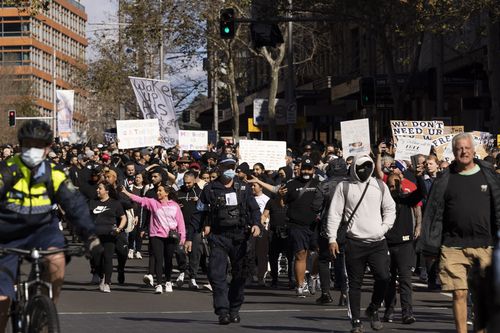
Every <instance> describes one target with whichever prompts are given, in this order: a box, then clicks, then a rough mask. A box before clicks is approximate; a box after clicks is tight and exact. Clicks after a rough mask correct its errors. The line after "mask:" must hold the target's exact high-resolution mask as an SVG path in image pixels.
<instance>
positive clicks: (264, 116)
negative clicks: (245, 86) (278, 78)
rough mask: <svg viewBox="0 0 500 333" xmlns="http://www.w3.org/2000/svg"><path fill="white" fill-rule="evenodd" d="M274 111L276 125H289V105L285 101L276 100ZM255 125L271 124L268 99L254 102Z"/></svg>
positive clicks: (259, 99)
mask: <svg viewBox="0 0 500 333" xmlns="http://www.w3.org/2000/svg"><path fill="white" fill-rule="evenodd" d="M274 105H275V106H274V110H275V113H276V125H286V124H287V104H286V101H285V100H284V99H279V98H276V99H275V100H274ZM253 123H254V125H256V126H261V125H268V124H269V101H268V100H267V99H262V98H256V99H254V100H253Z"/></svg>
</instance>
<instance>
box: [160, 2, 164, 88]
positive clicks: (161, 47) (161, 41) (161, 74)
mask: <svg viewBox="0 0 500 333" xmlns="http://www.w3.org/2000/svg"><path fill="white" fill-rule="evenodd" d="M163 46H164V45H163V0H160V80H163V74H164V73H163V71H164V64H163V61H164V58H165V55H164V53H163V52H164V51H163Z"/></svg>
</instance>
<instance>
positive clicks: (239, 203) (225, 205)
mask: <svg viewBox="0 0 500 333" xmlns="http://www.w3.org/2000/svg"><path fill="white" fill-rule="evenodd" d="M245 192H246V191H242V190H241V189H239V190H235V191H232V192H219V191H216V190H212V189H211V190H210V201H211V203H212V204H211V205H210V211H211V212H210V215H211V222H210V225H212V226H213V227H215V228H218V227H222V228H230V227H243V226H245V224H246V222H247V221H246V217H247V210H246V199H247V198H246V196H245V195H244V193H245Z"/></svg>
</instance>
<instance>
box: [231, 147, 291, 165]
mask: <svg viewBox="0 0 500 333" xmlns="http://www.w3.org/2000/svg"><path fill="white" fill-rule="evenodd" d="M285 156H286V142H285V141H264V140H240V160H239V163H240V164H241V163H243V162H247V163H248V165H249V166H250V169H251V168H252V167H253V165H254V164H255V163H258V162H260V163H262V164H264V167H265V168H266V170H278V169H279V168H281V167H284V166H285V165H286V161H285Z"/></svg>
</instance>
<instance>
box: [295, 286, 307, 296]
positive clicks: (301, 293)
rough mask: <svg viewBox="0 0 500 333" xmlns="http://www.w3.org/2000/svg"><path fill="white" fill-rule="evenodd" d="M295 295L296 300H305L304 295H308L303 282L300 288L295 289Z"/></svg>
mask: <svg viewBox="0 0 500 333" xmlns="http://www.w3.org/2000/svg"><path fill="white" fill-rule="evenodd" d="M296 293H297V297H298V298H306V293H308V290H307V283H305V282H304V283H303V284H302V286H301V287H297V291H296Z"/></svg>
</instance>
